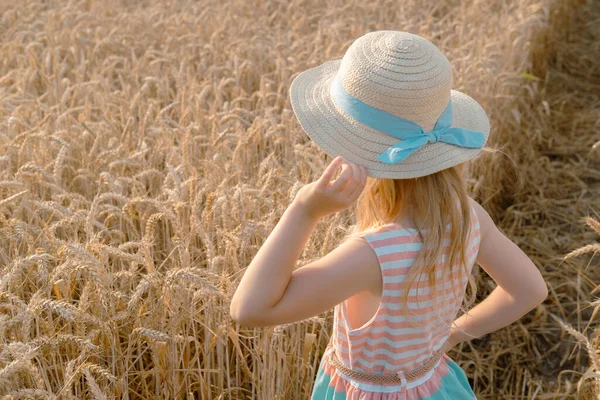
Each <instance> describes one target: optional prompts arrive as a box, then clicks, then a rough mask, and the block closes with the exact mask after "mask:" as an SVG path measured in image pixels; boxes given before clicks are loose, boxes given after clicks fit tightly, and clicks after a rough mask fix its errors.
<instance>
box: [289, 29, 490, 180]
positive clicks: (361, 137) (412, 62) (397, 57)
mask: <svg viewBox="0 0 600 400" xmlns="http://www.w3.org/2000/svg"><path fill="white" fill-rule="evenodd" d="M290 99H291V103H292V108H293V110H294V113H295V114H296V116H297V117H298V120H299V121H300V124H301V125H302V127H303V128H304V131H305V132H306V133H307V135H308V136H309V137H310V138H311V139H312V140H313V141H314V142H315V143H316V144H317V145H318V146H319V147H321V148H322V149H323V151H325V152H326V153H327V154H329V155H330V156H333V157H335V156H339V155H341V156H343V157H344V158H345V159H347V160H349V161H351V162H354V163H357V164H361V165H364V166H366V167H367V171H368V175H369V176H372V177H377V178H416V177H420V176H424V175H429V174H432V173H434V172H437V171H440V170H442V169H445V168H449V167H451V166H454V165H456V164H459V163H462V162H464V161H467V160H469V159H471V158H473V157H475V155H476V154H477V153H479V151H480V150H481V148H482V147H483V146H484V145H485V142H486V141H487V139H488V136H489V132H490V123H489V120H488V117H487V115H486V113H485V111H484V110H483V108H482V107H481V106H480V105H479V104H478V103H477V102H476V101H475V100H473V99H472V98H471V97H469V96H467V95H466V94H464V93H461V92H459V91H456V90H452V68H451V67H450V62H449V61H448V59H447V58H446V57H445V56H444V55H443V54H442V53H441V52H440V50H439V49H438V48H437V47H435V46H434V45H433V44H432V43H431V42H429V41H427V40H426V39H424V38H422V37H420V36H417V35H414V34H411V33H407V32H398V31H376V32H371V33H367V34H366V35H364V36H362V37H360V38H358V39H357V40H356V41H354V43H352V45H351V46H350V47H349V48H348V50H347V51H346V54H345V55H344V57H343V58H342V59H341V60H340V59H338V60H333V61H328V62H325V63H324V64H322V65H320V66H318V67H316V68H312V69H309V70H307V71H304V72H302V73H301V74H300V75H298V76H297V77H296V78H295V79H294V81H293V82H292V85H291V88H290Z"/></svg>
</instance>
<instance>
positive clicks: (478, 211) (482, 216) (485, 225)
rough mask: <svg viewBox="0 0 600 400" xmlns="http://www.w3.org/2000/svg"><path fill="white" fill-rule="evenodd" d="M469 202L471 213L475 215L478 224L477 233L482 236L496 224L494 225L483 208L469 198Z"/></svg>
mask: <svg viewBox="0 0 600 400" xmlns="http://www.w3.org/2000/svg"><path fill="white" fill-rule="evenodd" d="M469 201H470V202H471V206H472V208H473V211H475V215H476V217H477V220H478V222H479V232H480V234H481V235H482V236H483V235H484V234H485V233H486V232H487V231H488V230H489V229H491V228H493V227H494V226H496V224H494V221H493V220H492V218H491V217H490V215H489V214H488V212H487V211H486V210H485V208H483V206H481V204H479V203H478V202H476V201H475V200H474V199H473V198H471V197H469Z"/></svg>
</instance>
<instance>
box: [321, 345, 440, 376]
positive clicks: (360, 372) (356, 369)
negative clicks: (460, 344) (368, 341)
mask: <svg viewBox="0 0 600 400" xmlns="http://www.w3.org/2000/svg"><path fill="white" fill-rule="evenodd" d="M448 350H450V348H449V346H448V342H447V341H444V343H443V344H442V345H441V346H440V348H439V349H437V350H434V351H433V352H430V353H423V354H421V355H419V356H418V358H417V359H415V360H414V361H416V362H411V363H410V364H409V365H406V364H404V365H402V364H403V363H400V362H399V363H398V364H397V365H393V363H391V362H389V361H387V360H385V361H384V363H385V368H383V371H375V370H374V368H364V367H362V366H361V364H362V363H354V364H357V365H355V366H352V367H349V366H347V365H346V364H348V361H349V360H348V357H346V360H344V361H342V360H340V359H339V357H338V354H337V353H339V351H338V352H336V347H335V344H334V343H332V341H330V342H329V343H328V345H327V348H326V350H325V354H324V357H325V358H326V359H327V360H328V361H329V363H330V364H332V365H334V366H335V367H336V369H338V370H340V371H341V372H343V373H345V374H346V375H348V376H350V377H352V376H354V377H355V378H356V379H359V380H363V381H372V382H379V383H381V382H382V378H381V377H382V376H384V377H387V378H384V379H385V380H386V381H387V382H388V383H399V382H401V381H402V379H403V378H406V380H407V381H408V382H410V381H415V380H417V379H419V378H421V377H422V376H424V375H425V374H427V372H429V371H431V370H432V369H434V368H435V367H437V365H438V364H439V363H440V362H441V361H443V360H444V359H445V358H448V359H449V357H448V356H447V355H446V352H447V351H448ZM363 355H364V353H362V352H359V354H358V355H357V356H358V357H359V358H360V357H361V356H363ZM374 358H376V359H378V360H382V359H385V358H377V355H376V356H375V357H374ZM366 364H372V362H367V363H366ZM380 365H381V364H380ZM394 377H396V378H394Z"/></svg>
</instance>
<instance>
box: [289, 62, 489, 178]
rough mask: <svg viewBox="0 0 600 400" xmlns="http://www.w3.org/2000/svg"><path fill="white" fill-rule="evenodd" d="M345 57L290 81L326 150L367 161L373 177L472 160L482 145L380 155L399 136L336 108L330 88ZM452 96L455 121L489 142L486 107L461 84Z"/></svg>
mask: <svg viewBox="0 0 600 400" xmlns="http://www.w3.org/2000/svg"><path fill="white" fill-rule="evenodd" d="M340 63H341V59H340V60H333V61H328V62H326V63H324V64H322V65H320V66H318V67H316V68H312V69H309V70H307V71H304V72H302V73H301V74H299V75H298V76H297V77H296V78H295V79H294V80H293V82H292V85H291V87H290V100H291V104H292V109H293V110H294V113H295V114H296V117H297V118H298V121H299V122H300V125H302V128H303V129H304V131H305V132H306V134H307V135H308V136H309V137H310V138H311V139H312V140H313V141H314V142H315V143H316V144H317V145H318V146H319V147H320V148H321V149H322V150H323V151H324V152H325V153H327V154H329V155H330V156H332V157H336V156H343V157H344V158H345V159H346V160H349V161H351V162H353V163H356V164H360V165H364V166H365V167H367V173H368V175H369V176H371V177H374V178H417V177H420V176H425V175H429V174H433V173H435V172H438V171H441V170H443V169H446V168H450V167H452V166H454V165H457V164H460V163H462V162H465V161H468V160H470V159H472V158H474V157H475V156H476V155H477V154H478V153H479V152H480V151H481V149H480V148H464V147H460V146H455V145H452V144H447V143H443V142H435V143H428V144H427V145H425V146H423V148H421V149H420V150H419V151H417V152H415V153H414V154H412V155H410V156H409V157H408V158H407V159H406V160H404V161H402V162H399V163H397V164H385V163H383V162H381V161H379V160H378V157H379V155H380V154H381V153H383V152H384V151H385V150H386V149H387V148H388V147H390V146H392V145H394V144H396V143H397V142H398V139H397V138H395V137H392V136H389V135H386V134H384V133H381V132H379V131H377V130H374V129H372V128H370V127H368V126H366V125H363V124H361V123H359V122H356V121H355V120H353V119H352V118H350V117H347V116H346V115H344V114H343V112H341V111H340V110H338V108H336V105H335V103H334V101H333V100H332V98H331V96H330V92H329V88H330V85H331V82H332V80H333V78H334V77H335V75H336V73H337V71H338V69H339V67H340ZM450 101H451V102H452V111H453V119H452V127H460V128H464V129H468V130H472V131H478V132H482V133H483V134H484V136H485V141H486V142H487V139H488V137H489V133H490V123H489V119H488V117H487V115H486V113H485V111H484V110H483V108H482V107H481V106H480V105H479V104H478V103H477V102H476V101H475V100H473V99H472V98H471V97H469V96H467V95H466V94H464V93H461V92H459V91H457V90H452V91H451V94H450Z"/></svg>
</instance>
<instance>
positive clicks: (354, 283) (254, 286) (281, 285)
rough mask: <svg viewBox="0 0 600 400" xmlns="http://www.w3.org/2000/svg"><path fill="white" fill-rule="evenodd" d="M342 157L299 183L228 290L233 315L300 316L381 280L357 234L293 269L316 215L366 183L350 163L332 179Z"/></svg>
mask: <svg viewBox="0 0 600 400" xmlns="http://www.w3.org/2000/svg"><path fill="white" fill-rule="evenodd" d="M341 162H342V159H341V157H337V158H336V159H334V160H333V161H332V162H331V164H330V165H329V166H328V167H327V169H326V170H325V172H324V173H323V175H322V176H321V178H320V179H319V180H317V181H315V182H313V183H310V184H308V185H305V186H304V187H302V188H301V189H300V191H299V192H298V194H297V195H296V198H295V199H294V201H293V202H292V204H291V205H290V206H289V207H288V208H287V210H286V211H285V212H284V214H283V216H282V217H281V219H280V220H279V222H278V223H277V225H276V226H275V229H273V232H271V234H270V235H269V237H268V238H267V240H266V241H265V243H264V244H263V245H262V247H261V248H260V250H259V251H258V253H257V254H256V256H255V257H254V259H253V260H252V262H251V263H250V265H249V266H248V268H247V270H246V272H245V273H244V276H243V277H242V280H241V281H240V284H239V286H238V288H237V289H236V292H235V293H234V295H233V298H232V300H231V306H230V315H231V317H232V318H233V319H234V320H236V321H238V322H240V323H241V324H243V325H249V326H272V325H279V324H284V323H291V322H295V321H300V320H302V319H306V318H309V317H312V316H315V315H318V314H321V313H322V312H325V311H327V310H329V309H331V308H333V307H334V306H335V305H336V304H339V303H341V302H342V301H344V300H345V299H347V298H349V297H351V296H352V295H354V294H356V293H358V292H362V291H364V290H375V289H374V288H376V287H377V285H381V280H382V278H381V272H380V269H379V263H378V261H377V256H376V255H375V252H374V251H373V250H372V249H371V247H370V246H369V244H368V243H367V242H366V241H364V240H362V239H352V240H349V241H346V242H345V243H343V244H342V245H340V246H339V247H338V248H337V249H335V250H334V251H332V252H330V253H329V254H327V255H326V256H325V257H323V258H321V259H319V260H317V261H315V262H313V263H310V264H308V265H305V266H303V267H302V268H298V269H296V270H293V269H294V267H295V265H296V262H297V261H298V257H299V256H300V253H301V252H302V249H303V248H304V246H305V245H306V242H307V241H308V239H309V237H310V235H311V233H312V231H313V230H314V228H315V226H316V224H317V222H318V220H319V219H320V218H321V217H324V216H325V215H328V214H331V213H334V212H337V211H340V210H342V209H344V208H347V207H349V206H350V205H352V204H353V203H354V202H355V201H356V199H357V198H358V196H359V195H360V193H361V192H362V190H363V188H364V186H365V183H366V180H367V172H366V169H365V168H364V167H362V166H358V165H356V164H352V163H348V164H344V165H343V167H342V172H341V174H340V176H339V177H338V178H337V179H335V180H333V181H332V180H331V179H332V178H333V175H334V172H335V170H337V168H338V167H339V166H340V164H341Z"/></svg>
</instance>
